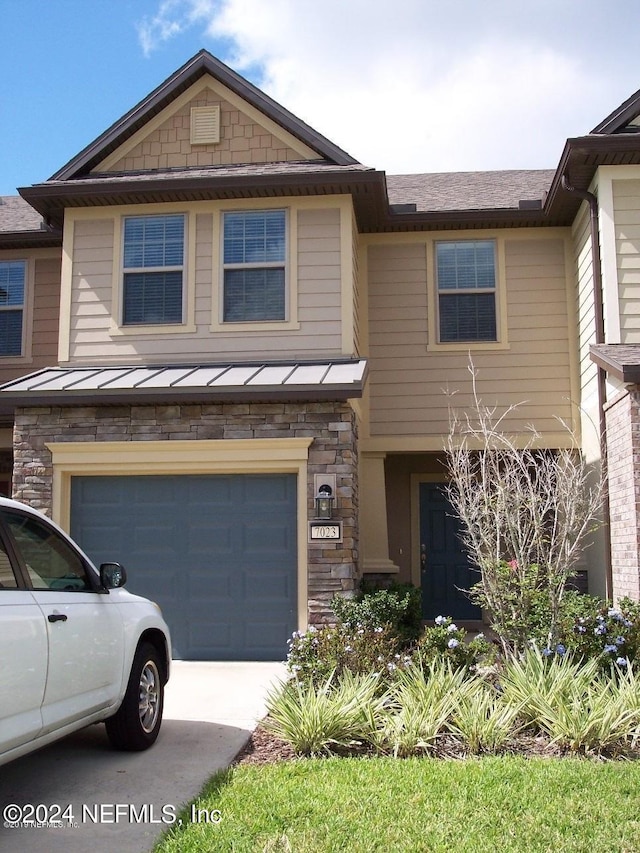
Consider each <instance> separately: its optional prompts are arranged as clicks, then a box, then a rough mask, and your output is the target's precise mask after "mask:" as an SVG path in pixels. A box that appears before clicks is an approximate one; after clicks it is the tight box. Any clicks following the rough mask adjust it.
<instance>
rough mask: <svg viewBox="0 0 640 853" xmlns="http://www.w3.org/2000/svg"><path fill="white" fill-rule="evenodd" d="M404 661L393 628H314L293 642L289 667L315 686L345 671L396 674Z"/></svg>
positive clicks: (301, 633) (295, 634)
mask: <svg viewBox="0 0 640 853" xmlns="http://www.w3.org/2000/svg"><path fill="white" fill-rule="evenodd" d="M400 661H401V657H400V653H399V643H398V639H397V638H396V637H395V636H394V635H393V632H392V631H391V629H390V628H389V626H381V625H379V626H376V627H374V628H368V627H364V626H363V625H359V624H357V625H355V626H354V627H353V628H352V627H349V626H348V625H343V624H338V625H323V626H322V627H320V628H315V627H314V626H311V628H309V630H308V631H304V632H303V631H296V632H295V633H294V634H293V636H292V638H291V639H290V640H289V654H288V655H287V666H288V669H289V672H290V673H291V674H292V675H293V676H295V678H297V679H303V680H305V681H308V680H311V681H313V683H314V684H319V683H320V682H322V681H326V679H328V678H329V677H330V676H331V674H332V673H335V674H336V675H337V676H339V675H340V674H341V673H342V672H343V671H344V670H348V671H350V672H352V673H354V674H358V673H362V674H366V673H372V672H385V673H389V672H392V671H393V670H394V669H395V668H396V667H397V666H398V664H399V662H400Z"/></svg>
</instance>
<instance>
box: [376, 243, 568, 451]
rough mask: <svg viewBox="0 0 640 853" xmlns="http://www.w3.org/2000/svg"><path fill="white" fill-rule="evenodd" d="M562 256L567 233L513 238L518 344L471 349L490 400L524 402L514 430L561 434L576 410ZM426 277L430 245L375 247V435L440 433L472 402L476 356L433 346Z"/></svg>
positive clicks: (510, 267) (509, 271)
mask: <svg viewBox="0 0 640 853" xmlns="http://www.w3.org/2000/svg"><path fill="white" fill-rule="evenodd" d="M564 252H565V244H564V241H563V240H562V239H540V240H515V239H514V240H507V241H506V244H505V260H506V270H505V273H506V287H507V314H508V317H507V321H508V338H509V344H510V348H509V349H508V350H497V351H486V350H485V351H480V350H478V351H476V352H473V354H472V357H473V362H474V365H475V367H476V368H477V370H478V389H479V392H480V395H481V397H482V398H483V401H484V402H485V403H486V404H487V405H494V404H499V405H500V406H508V405H510V404H517V403H522V405H521V406H520V407H519V408H518V410H517V412H516V413H514V415H513V416H512V417H511V418H510V420H509V428H510V429H513V430H517V431H520V430H524V429H525V428H526V426H527V425H528V424H530V423H533V424H535V426H536V428H537V429H538V430H539V431H541V432H545V431H547V432H557V431H558V429H559V426H558V423H557V420H556V416H557V415H560V416H561V417H564V418H570V415H571V411H570V404H569V403H568V399H569V398H570V396H571V381H570V355H569V340H568V316H567V295H566V280H565V262H564ZM427 274H428V271H427V252H426V244H425V243H424V242H416V243H415V244H407V243H404V244H399V245H396V246H393V245H377V246H376V245H374V246H371V247H370V249H369V286H370V291H369V311H370V342H371V347H370V349H371V365H370V390H371V434H372V435H373V436H376V435H377V436H382V435H389V436H414V437H415V436H434V435H442V434H445V433H446V432H447V430H448V405H452V406H453V407H454V408H456V409H458V410H464V409H467V408H468V407H470V405H471V402H472V397H471V387H470V378H469V372H468V353H467V352H464V351H457V352H446V351H442V350H439V351H438V350H432V351H429V350H428V349H427V343H428V323H427V314H428V310H429V305H428V294H427ZM448 394H453V397H451V396H448Z"/></svg>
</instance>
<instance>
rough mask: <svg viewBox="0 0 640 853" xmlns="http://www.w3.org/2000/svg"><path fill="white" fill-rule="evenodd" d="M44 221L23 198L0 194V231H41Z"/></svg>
mask: <svg viewBox="0 0 640 853" xmlns="http://www.w3.org/2000/svg"><path fill="white" fill-rule="evenodd" d="M44 227H45V226H44V222H43V220H42V217H41V216H40V214H39V213H38V212H37V211H35V210H34V209H33V208H32V207H31V205H30V204H28V203H27V202H26V201H25V200H24V199H23V198H21V197H20V196H18V195H16V196H13V195H3V196H0V233H1V232H15V231H42V230H43V228H44Z"/></svg>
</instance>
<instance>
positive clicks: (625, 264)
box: [613, 180, 640, 344]
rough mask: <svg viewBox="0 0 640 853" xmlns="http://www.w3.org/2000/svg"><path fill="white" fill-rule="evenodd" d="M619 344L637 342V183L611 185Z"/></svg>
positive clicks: (639, 294) (639, 239)
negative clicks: (618, 306) (618, 308)
mask: <svg viewBox="0 0 640 853" xmlns="http://www.w3.org/2000/svg"><path fill="white" fill-rule="evenodd" d="M613 204H614V227H615V238H616V256H617V268H618V298H619V305H620V342H621V343H623V344H637V343H640V181H638V180H631V181H614V182H613Z"/></svg>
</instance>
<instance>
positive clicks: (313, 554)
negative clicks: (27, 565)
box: [13, 402, 358, 625]
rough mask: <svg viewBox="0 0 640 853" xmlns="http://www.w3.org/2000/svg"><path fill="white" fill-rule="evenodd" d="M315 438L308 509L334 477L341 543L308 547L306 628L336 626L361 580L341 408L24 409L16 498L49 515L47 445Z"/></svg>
mask: <svg viewBox="0 0 640 853" xmlns="http://www.w3.org/2000/svg"><path fill="white" fill-rule="evenodd" d="M291 437H298V438H300V437H313V439H314V441H313V443H312V444H311V446H310V448H309V459H308V482H307V504H308V511H309V518H312V517H313V507H314V501H313V498H314V494H313V482H314V474H316V473H318V474H324V473H335V474H336V482H337V500H336V509H335V516H336V518H339V519H341V520H342V523H343V542H342V543H339V544H337V543H313V544H309V545H308V546H307V563H308V588H309V602H308V612H309V623H310V624H316V625H318V624H322V623H324V622H331V621H333V618H334V617H333V612H332V610H331V608H330V606H329V602H330V600H331V598H332V596H333V595H334V594H335V593H341V592H349V591H351V590H353V589H354V588H355V584H356V578H357V573H358V568H357V566H358V530H357V513H358V478H357V470H358V458H357V423H356V416H355V413H354V411H353V409H352V408H351V407H350V406H349V405H348V404H344V403H332V402H327V403H242V404H231V403H219V404H210V405H170V406H100V407H84V408H80V407H59V406H51V407H49V406H47V407H38V408H21V409H18V410H17V411H16V415H15V427H14V454H15V461H14V479H13V496H14V497H15V498H17V499H18V500H21V501H24V502H25V503H27V504H30V505H31V506H33V507H35V508H36V509H39V510H41V511H42V512H45V513H46V514H49V515H50V513H51V505H52V482H53V467H52V462H51V453H50V451H49V450H47V447H46V445H47V443H50V442H63V441H167V442H170V441H171V440H172V439H173V440H185V439H193V440H194V441H198V440H203V439H223V440H224V439H247V440H251V439H252V438H291Z"/></svg>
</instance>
